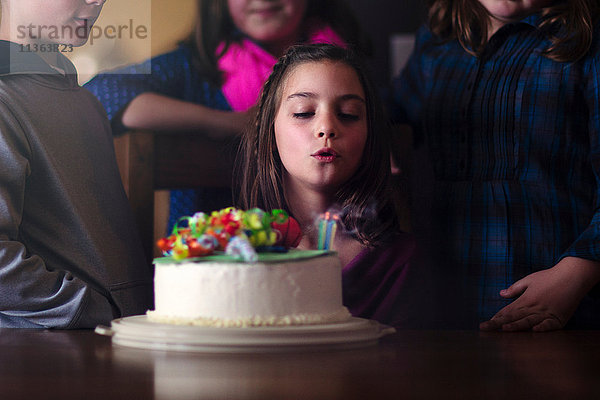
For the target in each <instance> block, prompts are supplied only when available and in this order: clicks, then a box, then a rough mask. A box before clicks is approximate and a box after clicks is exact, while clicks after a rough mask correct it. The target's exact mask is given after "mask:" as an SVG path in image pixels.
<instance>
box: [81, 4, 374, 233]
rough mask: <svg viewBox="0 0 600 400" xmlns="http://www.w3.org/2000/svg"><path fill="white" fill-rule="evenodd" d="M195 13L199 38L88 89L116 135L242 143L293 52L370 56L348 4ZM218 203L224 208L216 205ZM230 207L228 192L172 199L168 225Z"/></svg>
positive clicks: (177, 194)
mask: <svg viewBox="0 0 600 400" xmlns="http://www.w3.org/2000/svg"><path fill="white" fill-rule="evenodd" d="M197 10H198V13H197V18H196V27H195V30H194V32H192V34H191V35H190V36H189V38H187V39H186V40H185V41H184V42H182V43H181V44H180V45H179V47H178V48H177V49H175V50H173V51H171V52H169V53H166V54H162V55H159V56H157V57H155V58H153V59H152V60H148V61H146V62H145V63H143V64H141V65H133V66H128V67H125V68H123V69H121V70H117V71H111V72H110V73H104V74H100V75H98V76H97V77H95V78H94V79H92V80H91V81H90V82H88V83H87V84H86V85H85V87H86V88H87V89H89V90H90V91H91V92H92V93H94V94H95V95H96V96H97V97H98V99H99V100H100V101H101V102H102V104H103V105H104V107H105V108H106V111H107V114H108V116H109V118H110V119H111V121H112V126H113V132H114V133H115V134H121V133H123V132H124V131H125V130H127V129H151V130H168V131H190V132H201V133H203V134H205V135H208V136H209V137H213V138H228V137H233V136H237V135H239V134H240V133H241V132H242V130H243V128H244V127H245V125H246V124H247V123H248V122H249V121H250V117H251V115H253V110H251V111H248V110H249V109H251V107H252V106H254V105H255V103H256V100H257V99H258V95H259V91H260V88H261V86H262V84H263V83H264V80H265V79H266V78H267V76H268V75H269V73H270V71H271V68H272V67H273V65H274V64H275V62H276V61H277V57H279V56H280V55H281V54H282V53H283V52H284V51H285V49H286V48H287V47H288V46H290V45H292V44H295V43H304V42H328V43H335V44H350V45H353V46H357V48H359V49H361V50H363V51H365V52H366V51H368V44H367V39H366V38H365V37H364V35H363V34H362V32H361V30H360V29H359V26H358V23H357V21H356V19H355V17H354V15H353V14H352V13H351V11H350V9H349V8H348V6H347V5H346V4H345V1H344V0H269V1H264V0H198V2H197ZM148 64H150V66H149V67H148ZM146 70H150V71H151V73H150V74H145V73H143V71H146ZM140 71H142V72H140ZM214 198H218V199H220V201H219V200H214V201H213V203H214V204H213V203H211V202H210V201H211V200H213V199H214ZM230 204H231V193H230V191H229V190H225V191H224V192H222V193H216V192H215V191H214V190H212V191H211V192H209V193H207V192H206V191H203V190H198V191H194V190H186V191H174V192H172V193H171V212H170V215H171V217H170V223H169V225H170V226H172V225H173V223H174V222H175V221H176V220H177V218H179V217H180V216H182V215H191V214H193V213H194V212H196V211H198V210H204V211H208V210H212V209H218V208H221V207H224V206H228V205H230Z"/></svg>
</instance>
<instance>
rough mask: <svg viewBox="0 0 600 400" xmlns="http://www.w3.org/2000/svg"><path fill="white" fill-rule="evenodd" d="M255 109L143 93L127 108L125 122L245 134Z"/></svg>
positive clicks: (142, 126) (224, 134)
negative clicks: (231, 108) (213, 105)
mask: <svg viewBox="0 0 600 400" xmlns="http://www.w3.org/2000/svg"><path fill="white" fill-rule="evenodd" d="M253 111H254V110H253V109H250V110H249V111H246V112H231V111H221V110H216V109H213V108H209V107H206V106H203V105H200V104H194V103H190V102H187V101H182V100H178V99H175V98H171V97H167V96H163V95H160V94H157V93H142V94H140V95H139V96H137V97H135V98H134V99H133V100H132V101H131V103H129V105H128V106H127V107H126V108H125V111H124V112H123V115H122V117H121V121H122V123H123V125H124V126H126V127H127V128H130V129H153V130H175V131H201V132H205V133H206V134H207V135H209V136H214V137H217V138H219V137H228V136H235V135H239V134H240V133H242V132H243V130H244V129H245V127H246V125H247V124H248V123H249V122H250V120H251V118H252V115H253Z"/></svg>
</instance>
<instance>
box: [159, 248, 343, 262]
mask: <svg viewBox="0 0 600 400" xmlns="http://www.w3.org/2000/svg"><path fill="white" fill-rule="evenodd" d="M327 254H335V252H333V251H329V250H296V249H290V250H288V251H287V252H286V253H258V261H257V262H266V263H271V262H283V261H294V260H304V259H307V258H315V257H321V256H324V255H327ZM209 261H216V262H228V263H232V262H234V263H235V262H238V263H240V264H244V263H245V262H244V261H242V260H239V259H236V258H234V257H232V256H228V255H226V254H224V253H223V252H219V253H218V254H214V255H211V256H206V257H196V258H184V259H183V260H175V259H174V258H173V257H159V258H155V259H154V263H155V264H167V263H168V264H174V263H175V264H179V263H190V262H197V263H202V262H209Z"/></svg>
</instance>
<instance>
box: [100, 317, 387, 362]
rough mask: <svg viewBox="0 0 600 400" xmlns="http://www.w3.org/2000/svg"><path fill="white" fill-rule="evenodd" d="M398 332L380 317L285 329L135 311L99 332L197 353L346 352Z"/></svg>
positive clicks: (116, 340) (123, 341)
mask: <svg viewBox="0 0 600 400" xmlns="http://www.w3.org/2000/svg"><path fill="white" fill-rule="evenodd" d="M395 331H396V330H395V329H394V328H392V327H390V326H387V325H383V324H381V323H379V322H377V321H373V320H369V319H364V318H358V317H350V318H349V319H348V320H347V321H342V322H337V323H331V324H319V325H291V326H285V327H275V326H273V327H206V326H191V325H171V324H165V323H159V322H154V321H150V320H148V318H147V316H146V315H134V316H129V317H124V318H118V319H115V320H113V321H111V326H110V327H107V326H102V325H99V326H98V327H96V330H95V332H96V333H97V334H100V335H104V336H110V337H111V339H112V343H113V344H115V345H117V346H125V347H134V348H139V349H147V350H168V351H183V352H196V353H270V352H288V351H306V350H310V349H318V350H342V349H354V348H360V347H366V346H372V345H375V344H377V343H378V341H379V339H380V338H381V337H383V336H385V335H389V334H391V333H394V332H395Z"/></svg>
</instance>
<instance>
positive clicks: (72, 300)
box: [0, 102, 113, 328]
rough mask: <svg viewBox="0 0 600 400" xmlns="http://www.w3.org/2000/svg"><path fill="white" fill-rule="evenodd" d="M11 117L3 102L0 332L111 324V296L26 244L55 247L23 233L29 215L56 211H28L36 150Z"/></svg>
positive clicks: (0, 109)
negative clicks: (51, 263)
mask: <svg viewBox="0 0 600 400" xmlns="http://www.w3.org/2000/svg"><path fill="white" fill-rule="evenodd" d="M11 115H12V113H11V110H10V109H9V108H8V107H6V106H5V105H4V104H3V103H2V102H0V117H1V118H0V328H93V327H95V326H96V325H97V324H98V323H101V322H102V321H104V322H107V321H110V320H111V319H112V318H113V310H112V307H111V305H110V303H109V302H108V300H107V298H106V297H104V296H103V295H102V294H101V293H100V292H99V291H97V290H95V289H93V288H92V285H90V284H87V283H86V282H84V281H83V280H82V279H79V278H78V277H76V276H73V275H72V274H71V273H69V272H68V271H66V270H61V269H53V268H50V267H49V266H48V265H47V263H46V260H44V259H42V257H40V256H39V255H38V254H35V253H34V252H32V251H31V248H28V246H27V245H26V244H25V241H26V240H30V241H31V242H33V243H35V244H37V245H38V246H52V245H53V244H52V243H40V241H41V240H40V238H39V237H34V236H35V235H24V234H23V232H22V230H21V225H22V223H23V215H24V214H25V212H26V211H27V212H28V213H30V214H31V213H36V212H37V213H40V212H45V213H49V214H52V213H54V212H55V210H26V209H25V208H26V204H25V198H26V196H25V194H26V184H27V180H28V179H29V177H30V173H31V168H32V165H31V163H30V159H31V158H32V156H31V148H30V147H29V143H28V140H27V138H26V137H25V135H24V133H23V131H22V130H21V124H20V122H19V121H17V119H16V118H12V117H11ZM48 184H49V185H51V184H53V183H52V182H48ZM36 228H37V227H36ZM40 229H41V230H43V229H44V228H40ZM24 236H26V237H27V238H25V237H24ZM42 236H43V235H42ZM104 322H102V323H104Z"/></svg>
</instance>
